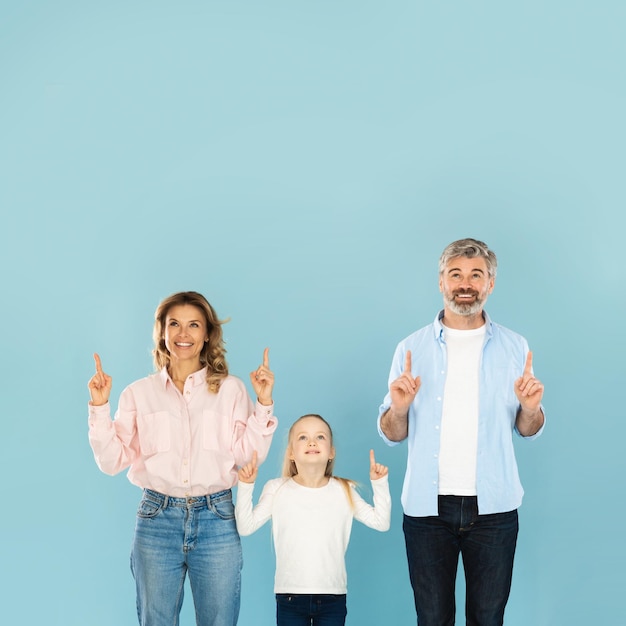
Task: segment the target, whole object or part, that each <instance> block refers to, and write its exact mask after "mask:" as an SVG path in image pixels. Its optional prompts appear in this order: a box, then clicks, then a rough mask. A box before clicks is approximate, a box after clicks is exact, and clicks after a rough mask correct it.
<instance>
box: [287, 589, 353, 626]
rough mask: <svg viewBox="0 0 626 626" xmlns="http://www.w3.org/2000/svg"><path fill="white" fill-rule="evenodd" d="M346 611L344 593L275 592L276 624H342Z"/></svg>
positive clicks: (301, 625) (316, 625)
mask: <svg viewBox="0 0 626 626" xmlns="http://www.w3.org/2000/svg"><path fill="white" fill-rule="evenodd" d="M347 612H348V611H347V609H346V595H345V594H343V595H332V594H318V593H304V594H291V593H277V594H276V624H277V625H278V626H343V625H344V624H345V623H346V614H347Z"/></svg>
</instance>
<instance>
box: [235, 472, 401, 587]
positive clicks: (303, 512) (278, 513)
mask: <svg viewBox="0 0 626 626" xmlns="http://www.w3.org/2000/svg"><path fill="white" fill-rule="evenodd" d="M253 489H254V484H251V483H243V482H239V485H238V487H237V502H236V506H235V515H236V518H237V528H238V530H239V533H240V534H241V535H249V534H251V533H253V532H254V531H255V530H256V529H257V528H259V527H260V526H262V525H263V524H264V523H265V522H266V521H267V520H268V519H270V518H271V519H272V535H273V538H274V545H275V549H276V576H275V580H274V592H275V593H318V594H321V593H328V594H344V593H346V590H347V576H346V566H345V552H346V549H347V547H348V541H349V540H350V532H351V530H352V519H353V517H355V518H356V519H357V520H359V521H360V522H362V523H363V524H365V525H366V526H369V527H370V528H374V529H376V530H381V531H385V530H388V529H389V524H390V518H391V496H390V494H389V482H388V479H387V476H384V477H383V478H379V479H378V480H375V481H372V489H373V492H374V506H371V505H370V504H368V503H367V502H365V500H363V498H362V497H361V496H360V495H359V494H358V493H357V491H356V489H354V488H352V487H351V489H352V492H351V493H352V499H353V502H354V509H351V508H350V503H349V502H348V497H347V494H346V492H345V490H344V488H343V486H342V485H341V483H340V482H339V481H338V480H336V479H335V478H331V479H330V480H329V481H328V484H327V485H326V486H324V487H320V488H318V489H314V488H309V487H303V486H302V485H299V484H298V483H296V482H295V481H294V480H293V479H291V478H275V479H274V480H270V481H268V482H267V483H266V484H265V487H263V492H262V494H261V497H260V499H259V503H258V504H257V505H256V506H255V507H254V509H253V508H252V492H253Z"/></svg>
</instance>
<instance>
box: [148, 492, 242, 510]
mask: <svg viewBox="0 0 626 626" xmlns="http://www.w3.org/2000/svg"><path fill="white" fill-rule="evenodd" d="M143 493H144V496H145V497H148V498H149V499H150V500H152V501H154V502H158V503H159V504H160V505H161V506H162V507H163V508H165V507H167V506H184V507H187V506H193V507H203V506H207V507H208V506H209V505H210V503H211V502H216V501H218V500H231V499H232V491H231V490H230V489H224V490H223V491H218V492H217V493H211V494H207V495H206V496H188V497H186V498H176V497H174V496H167V495H165V494H163V493H159V492H158V491H153V490H152V489H144V490H143Z"/></svg>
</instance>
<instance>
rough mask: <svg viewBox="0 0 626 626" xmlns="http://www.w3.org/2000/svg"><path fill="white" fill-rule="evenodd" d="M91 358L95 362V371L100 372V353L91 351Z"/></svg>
mask: <svg viewBox="0 0 626 626" xmlns="http://www.w3.org/2000/svg"><path fill="white" fill-rule="evenodd" d="M93 359H94V361H95V362H96V372H97V373H98V374H101V373H102V363H101V361H100V355H99V354H98V353H97V352H94V353H93Z"/></svg>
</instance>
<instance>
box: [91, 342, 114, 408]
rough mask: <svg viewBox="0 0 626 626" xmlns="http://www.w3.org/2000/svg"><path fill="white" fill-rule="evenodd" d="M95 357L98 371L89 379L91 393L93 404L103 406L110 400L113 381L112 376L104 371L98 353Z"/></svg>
mask: <svg viewBox="0 0 626 626" xmlns="http://www.w3.org/2000/svg"><path fill="white" fill-rule="evenodd" d="M93 358H94V360H95V362H96V373H95V374H94V375H93V376H92V377H91V379H90V380H89V385H88V387H89V394H90V395H91V404H93V405H94V406H101V405H103V404H106V403H107V402H108V401H109V395H110V394H111V387H112V386H113V383H112V379H111V377H110V376H109V375H108V374H105V373H104V372H103V371H102V363H101V362H100V357H99V356H98V354H94V355H93Z"/></svg>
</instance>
